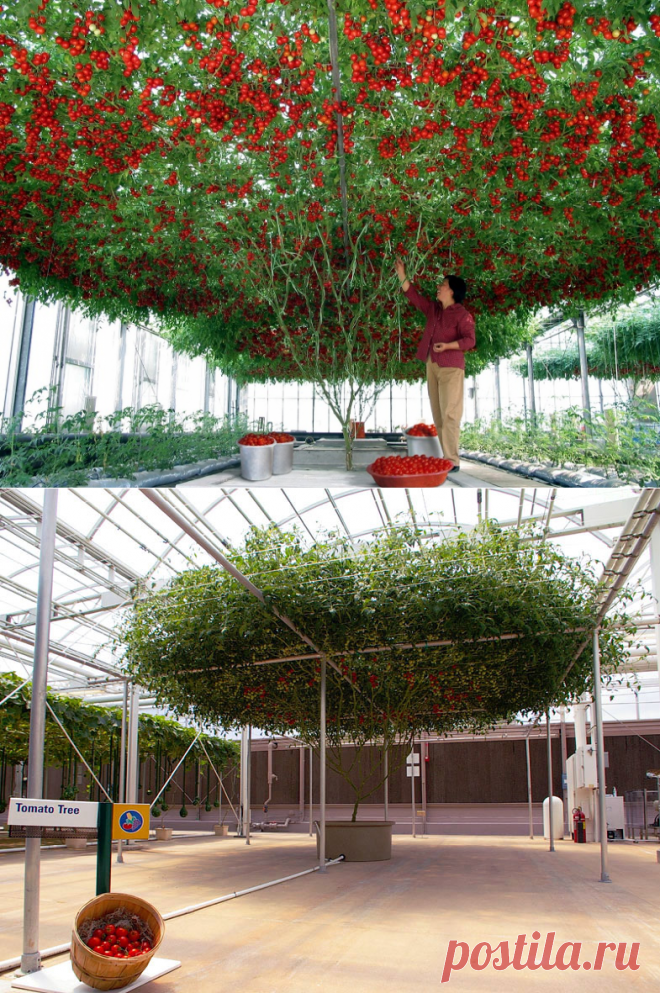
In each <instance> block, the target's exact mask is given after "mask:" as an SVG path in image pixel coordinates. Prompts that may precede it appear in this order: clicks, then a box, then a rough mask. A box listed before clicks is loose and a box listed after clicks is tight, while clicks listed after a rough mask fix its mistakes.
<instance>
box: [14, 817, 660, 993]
mask: <svg viewBox="0 0 660 993" xmlns="http://www.w3.org/2000/svg"><path fill="white" fill-rule="evenodd" d="M657 851H658V846H657V845H656V844H633V843H631V842H627V843H620V844H618V845H611V846H610V875H611V877H612V879H613V882H612V883H611V884H602V883H600V882H598V880H599V878H600V853H599V848H598V847H597V846H596V845H585V846H582V845H580V846H578V845H574V844H573V843H572V842H570V841H564V842H558V843H557V851H556V852H555V853H550V852H548V851H547V846H546V844H545V843H544V842H543V841H529V840H528V839H521V838H484V837H473V838H470V839H466V838H458V837H437V836H436V837H428V838H418V839H416V840H414V839H412V838H409V837H403V836H396V837H395V838H394V841H393V858H392V860H391V862H378V863H361V864H357V863H353V864H343V865H342V864H340V865H337V866H332V867H330V868H328V870H327V872H326V873H325V874H323V875H322V874H320V873H313V874H312V875H309V876H303V877H301V878H300V879H296V880H293V881H290V882H287V883H283V884H281V885H278V886H275V887H272V888H270V889H267V890H263V891H261V892H258V893H254V894H251V895H248V896H245V897H240V898H238V899H236V900H232V901H230V902H228V903H224V904H220V905H218V906H215V907H210V908H207V909H206V910H203V911H199V912H196V913H193V914H190V915H187V916H185V917H181V918H177V919H175V920H172V921H169V922H168V923H167V925H166V938H165V941H164V943H163V945H162V946H161V950H162V954H163V956H164V957H166V958H176V959H180V960H181V961H182V967H181V969H179V970H178V971H177V972H174V973H172V974H171V975H169V976H165V977H163V978H162V979H160V980H157V981H155V982H154V983H152V984H149V985H148V986H146V987H145V990H146V991H147V993H152V991H153V993H182V991H186V993H187V991H189V990H194V991H199V993H217V991H218V990H225V989H234V990H239V991H241V990H245V991H252V990H254V991H259V993H309V991H310V990H321V991H323V993H349V991H350V993H413V991H415V993H416V991H422V990H436V989H439V988H447V989H449V990H457V991H459V993H473V991H474V993H477V991H478V993H491V991H492V993H509V991H512V990H521V991H522V990H530V989H532V990H536V989H539V990H541V989H542V990H547V991H554V990H562V991H563V990H566V991H575V993H577V991H580V993H582V991H590V990H593V991H594V993H595V991H596V990H598V991H599V993H602V991H603V990H605V991H608V993H609V991H612V993H618V991H624V990H626V991H628V990H638V991H649V993H650V991H651V990H653V991H656V990H657V988H658V983H660V930H659V929H658V926H657V924H658V918H659V916H660V885H659V884H660V865H659V864H658V863H657V861H656V852H657ZM314 863H315V847H314V843H313V842H312V840H311V839H309V838H308V837H304V836H303V837H301V836H292V835H288V836H287V835H261V834H258V835H256V836H254V837H253V839H252V844H251V845H250V847H249V848H248V847H247V846H246V844H245V842H244V841H243V840H240V839H236V838H226V839H216V838H209V837H204V838H191V839H185V840H184V839H180V840H176V839H175V840H174V841H172V842H169V843H161V844H160V845H158V843H156V842H149V843H145V844H144V846H142V847H141V848H139V849H138V848H137V847H136V848H135V850H131V851H130V852H129V853H128V854H127V855H126V861H125V863H124V864H123V865H114V864H113V876H112V888H113V890H115V891H125V892H133V893H138V894H140V895H141V896H143V897H145V898H146V899H147V900H150V901H151V902H153V903H154V904H155V905H156V906H157V907H158V908H159V910H160V911H161V912H162V913H167V912H169V911H172V910H175V909H178V908H182V907H185V906H188V905H190V904H194V903H198V902H201V901H203V900H208V899H211V898H213V897H214V896H219V895H221V894H224V893H228V892H232V891H234V890H236V889H242V888H245V887H248V886H251V885H255V884H257V883H260V882H266V881H268V880H272V879H277V878H280V877H282V876H286V875H288V874H290V873H294V872H297V871H300V870H302V869H305V868H308V867H310V866H312V865H314ZM0 878H1V879H2V893H3V900H2V903H1V904H0V959H4V958H8V957H11V956H14V955H17V954H19V953H20V944H21V915H22V886H23V866H22V857H21V856H19V855H18V854H16V853H12V854H7V855H2V856H1V857H0ZM41 879H42V882H41V936H40V946H41V947H47V946H50V945H55V944H58V943H60V942H64V941H67V940H68V939H69V935H70V928H71V923H72V921H73V918H74V915H75V912H76V911H77V909H78V908H79V907H80V906H81V905H82V904H83V903H84V902H85V901H86V900H88V899H89V898H90V897H91V896H92V895H93V892H94V879H95V859H94V854H93V850H92V849H88V850H87V851H86V852H81V853H74V852H70V851H60V850H58V851H54V850H51V851H48V852H46V853H45V854H44V855H43V858H42V874H41ZM535 930H536V931H538V932H540V935H541V938H540V944H541V947H542V946H543V942H544V941H545V937H546V935H547V934H548V933H549V932H553V931H554V932H556V939H555V952H556V950H557V948H558V946H559V944H561V943H562V942H567V941H572V942H578V941H579V942H583V949H582V952H581V955H580V960H581V961H582V962H584V961H589V960H591V961H593V959H594V956H595V952H596V946H597V944H598V942H600V941H611V942H617V943H619V942H627V943H628V948H627V951H626V960H627V958H628V954H629V951H630V946H631V943H633V942H639V943H640V950H639V956H638V963H639V968H638V970H637V971H635V972H632V971H628V970H626V971H617V970H616V968H615V965H614V953H613V952H609V951H608V952H607V954H606V958H605V963H604V965H603V968H602V971H600V972H594V971H583V970H582V969H580V970H579V971H571V970H570V969H569V970H568V971H558V970H555V969H552V970H549V971H544V970H542V969H540V970H538V971H529V970H526V969H523V970H522V971H515V970H514V969H513V968H508V969H506V970H504V971H499V972H498V971H495V970H494V969H493V968H492V966H488V967H487V968H485V969H484V970H483V971H476V970H473V969H471V968H470V966H469V965H468V966H467V967H466V968H464V969H463V970H462V971H455V972H454V973H453V974H451V978H450V980H449V982H448V983H447V984H444V985H443V984H442V983H441V977H442V973H443V968H444V964H445V959H446V955H447V948H448V944H449V942H450V941H451V940H456V941H463V942H467V943H468V945H469V946H470V948H472V947H474V946H475V945H476V944H477V943H479V942H489V943H490V944H491V945H492V946H495V945H497V944H499V943H500V942H502V941H508V942H509V944H510V947H511V950H512V952H513V946H514V943H515V941H516V938H517V936H518V935H520V934H525V935H527V941H532V932H533V931H535ZM569 954H570V953H569ZM526 957H527V950H525V952H524V953H523V961H525V960H526ZM552 958H553V959H554V955H553V956H552ZM62 960H63V957H60V958H54V959H52V960H48V962H46V963H44V965H46V966H47V965H53V964H55V963H56V962H58V961H62ZM10 978H11V977H10V976H9V975H8V974H5V976H3V977H2V979H0V993H8V991H9V988H10Z"/></svg>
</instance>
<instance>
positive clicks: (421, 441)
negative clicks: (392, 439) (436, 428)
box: [406, 434, 442, 459]
mask: <svg viewBox="0 0 660 993" xmlns="http://www.w3.org/2000/svg"><path fill="white" fill-rule="evenodd" d="M406 442H407V445H408V455H432V456H434V457H435V458H437V459H441V458H442V448H441V447H440V440H439V439H438V438H429V437H427V436H423V437H421V438H415V436H414V435H412V436H411V435H409V434H407V435H406Z"/></svg>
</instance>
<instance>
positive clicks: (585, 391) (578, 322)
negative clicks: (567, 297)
mask: <svg viewBox="0 0 660 993" xmlns="http://www.w3.org/2000/svg"><path fill="white" fill-rule="evenodd" d="M573 323H574V325H575V329H576V331H577V342H578V354H579V356H580V382H581V384H582V409H583V411H584V417H585V420H586V421H587V424H589V423H590V421H591V402H590V400H589V365H588V363H587V346H586V343H585V339H584V325H585V320H584V311H583V310H581V311H580V313H579V314H578V317H577V318H576V319H574V321H573Z"/></svg>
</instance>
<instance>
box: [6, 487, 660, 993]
mask: <svg viewBox="0 0 660 993" xmlns="http://www.w3.org/2000/svg"><path fill="white" fill-rule="evenodd" d="M659 515H660V497H659V496H658V493H657V490H655V489H653V488H647V489H644V490H639V489H637V490H635V489H632V488H630V487H629V488H627V489H623V490H622V489H604V490H600V491H593V490H589V489H586V488H584V489H582V490H576V491H568V490H566V489H561V488H559V487H553V488H548V489H539V488H536V487H531V488H528V489H526V488H516V489H510V490H505V489H493V488H476V489H473V490H471V491H470V492H468V493H462V494H457V493H456V492H455V491H454V490H443V489H439V488H438V489H428V488H427V489H424V488H422V489H414V488H413V489H397V490H392V489H390V490H388V489H375V490H374V489H373V488H370V487H364V488H361V487H354V488H351V489H342V488H335V489H327V490H313V489H308V488H295V489H294V488H292V489H288V488H280V489H278V488H275V487H269V488H263V487H261V488H259V487H253V488H244V487H239V488H235V489H224V488H223V489H222V490H221V491H213V490H209V489H207V488H204V487H201V488H197V489H187V488H183V489H182V488H177V489H174V490H173V489H169V490H167V489H165V490H159V489H154V488H146V489H135V488H124V489H121V490H119V489H107V490H97V491H90V490H89V489H87V488H83V489H75V488H73V489H69V488H61V489H53V488H51V489H45V490H39V489H37V490H34V489H32V490H21V489H4V490H2V491H0V520H1V522H2V527H1V529H0V583H1V585H2V591H3V597H2V601H3V614H2V616H1V617H0V653H1V656H0V657H1V659H2V670H1V674H0V690H1V692H0V729H1V731H2V734H1V738H0V740H1V742H2V767H1V771H0V785H1V788H2V797H1V806H2V814H1V815H0V824H1V825H2V827H1V829H0V867H1V868H0V872H2V873H3V879H4V882H5V893H6V894H7V895H8V896H9V897H10V899H9V900H8V901H7V903H6V906H5V911H4V913H3V920H4V927H3V929H2V933H1V934H0V943H1V947H2V949H3V955H2V960H1V961H0V969H2V970H3V971H2V973H1V974H0V988H2V989H3V991H4V990H10V989H15V988H18V989H23V988H25V989H37V988H46V986H47V984H48V983H49V982H50V983H53V984H55V985H54V986H53V988H59V986H58V983H61V984H64V985H66V982H67V977H66V974H65V970H68V974H70V975H71V977H72V978H71V979H70V980H69V982H71V983H74V984H75V983H76V982H77V980H78V979H80V977H81V975H82V977H83V978H82V980H81V983H82V985H81V986H80V989H84V988H85V984H86V979H89V981H90V983H92V984H93V982H94V981H97V982H98V981H103V982H107V981H109V980H110V979H112V978H113V977H112V976H111V975H110V976H108V975H105V976H104V978H103V979H102V980H99V978H98V976H94V977H93V978H90V976H89V974H88V972H86V971H85V968H86V962H85V960H84V952H85V949H86V948H87V946H88V943H89V941H91V940H92V937H90V936H91V935H92V931H91V930H89V931H88V932H85V930H84V925H85V919H84V914H85V907H86V906H87V904H88V903H92V904H94V901H97V902H98V901H106V900H107V899H108V897H110V896H115V894H118V896H116V897H115V901H117V900H121V899H124V900H125V901H127V900H130V901H134V902H135V901H138V904H136V906H138V909H137V910H135V908H134V913H137V914H138V915H139V914H142V915H143V917H142V918H141V919H143V920H144V914H145V913H146V911H145V910H141V909H139V908H140V905H139V901H140V900H141V901H143V902H145V906H146V907H152V908H158V910H157V912H156V913H157V914H159V915H161V916H160V917H159V921H160V923H159V925H158V927H159V928H160V929H161V930H158V932H157V933H158V935H161V936H162V931H164V929H165V927H166V929H167V935H166V937H165V938H164V944H163V946H162V948H161V951H162V953H163V955H167V956H169V957H168V958H162V957H159V956H155V957H154V958H152V959H151V966H148V967H147V968H146V969H145V971H144V973H143V974H142V975H141V977H140V979H139V980H138V981H140V982H149V981H152V980H153V981H154V982H156V980H157V981H158V983H157V984H158V987H159V988H161V989H162V988H165V987H167V988H169V989H171V990H176V989H181V988H183V985H182V984H185V987H186V988H187V987H188V986H189V985H190V984H191V983H193V984H195V985H196V986H198V987H200V988H206V987H208V988H209V989H211V988H212V986H214V985H216V984H217V969H218V967H219V965H220V959H219V956H221V967H222V970H223V974H224V975H225V977H227V978H231V980H232V982H237V983H248V982H249V983H254V984H256V985H259V986H266V988H269V989H273V990H280V989H281V990H285V989H287V990H290V989H293V990H297V989H300V990H301V991H302V989H303V988H309V986H310V984H312V985H314V984H316V985H319V986H323V987H324V988H327V989H332V990H340V989H344V988H346V987H347V985H348V984H349V983H353V984H354V985H357V988H358V989H360V990H363V989H364V990H371V989H372V988H373V989H376V987H377V986H378V988H386V989H390V988H391V989H392V990H394V989H395V988H396V989H409V988H410V989H412V987H413V985H418V984H419V983H420V982H431V981H432V977H433V976H434V975H435V977H436V981H437V975H438V973H439V972H440V973H441V974H442V975H443V976H444V979H443V980H442V981H443V982H448V981H450V980H451V981H452V982H453V983H454V984H455V985H458V986H460V985H461V983H462V984H463V988H465V989H468V988H469V989H476V986H475V985H474V982H475V980H476V981H479V980H481V979H484V980H486V986H485V988H488V989H502V990H504V989H511V988H515V987H516V985H517V984H521V983H522V982H524V983H525V984H527V985H528V984H529V982H530V980H529V977H528V976H526V975H525V974H524V973H523V976H520V977H519V978H517V976H516V971H518V972H519V971H521V970H526V969H532V970H534V969H537V968H541V963H542V962H544V963H545V965H544V966H542V968H543V969H544V970H545V969H550V968H557V969H559V970H560V971H563V972H562V977H560V980H559V981H560V983H561V982H563V979H564V978H565V970H567V969H570V970H572V971H573V972H574V971H575V970H577V969H578V968H579V969H580V970H583V969H584V968H585V961H589V962H590V968H591V964H593V967H594V968H593V973H592V975H590V976H586V975H585V974H584V972H582V971H580V973H579V974H578V975H577V976H576V977H575V978H576V981H577V980H578V979H579V981H580V983H582V984H584V983H585V982H586V981H588V980H591V978H592V976H593V978H594V979H595V980H596V981H597V982H598V983H599V984H601V985H602V984H603V983H606V988H607V989H618V988H619V985H621V988H623V984H624V983H627V984H629V983H630V981H631V980H630V976H629V974H628V973H629V971H635V972H636V976H635V977H634V978H635V979H636V980H641V984H640V988H641V989H646V988H648V989H650V988H651V984H652V983H654V982H655V974H656V963H657V962H658V961H659V959H658V951H659V946H658V938H657V929H656V928H655V919H654V916H653V908H654V907H655V902H654V901H655V900H656V890H657V887H656V885H655V880H654V873H655V872H656V868H655V866H656V864H657V862H658V861H659V860H657V859H656V855H657V854H658V852H659V851H660V849H659V848H658V842H659V840H660V829H659V828H658V822H659V818H658V812H659V804H658V800H659V794H658V783H659V782H660V679H659V669H658V640H657V639H658V632H659V631H660V625H659V624H658V611H657V596H658V589H659V588H660V531H659V530H658V528H657V526H656V525H657V521H658V516H659ZM39 729H40V730H39ZM39 735H40V742H41V743H40V744H39V743H38V736H39ZM38 784H39V785H38ZM35 791H36V792H35ZM31 797H43V798H44V804H45V803H46V802H47V801H48V800H50V801H51V808H50V809H54V810H56V811H57V810H62V809H64V810H69V811H70V810H73V809H75V810H82V811H83V813H84V812H85V810H86V809H87V807H91V808H94V811H96V810H97V809H98V810H100V811H102V810H104V809H106V810H110V811H112V810H115V809H118V810H120V811H122V810H125V806H126V805H128V807H129V808H130V810H131V811H132V815H131V816H135V817H140V818H142V817H144V819H145V824H144V834H143V835H141V836H139V837H138V838H137V839H134V838H132V837H131V835H130V834H128V835H126V834H125V835H123V836H122V837H117V836H116V835H114V834H113V837H114V838H115V840H111V838H110V836H108V837H107V838H106V836H105V835H104V834H103V831H102V826H101V825H102V821H101V815H100V814H98V817H99V821H98V826H97V827H94V828H92V829H90V827H89V825H87V827H85V826H82V827H75V826H74V827H71V826H67V825H66V824H61V823H58V825H57V826H52V825H51V826H50V827H48V826H47V827H39V828H38V829H37V828H30V826H29V824H28V826H25V821H24V822H23V824H22V826H21V824H20V823H19V824H17V823H15V822H14V823H12V821H13V820H14V821H15V818H18V821H19V822H20V821H21V818H29V817H32V818H35V817H38V816H40V815H38V814H35V813H34V812H32V813H25V811H26V810H28V807H29V798H31ZM549 797H551V798H552V802H549V800H548V798H549ZM12 798H13V799H12ZM21 798H28V799H27V800H23V801H22V800H21ZM122 805H124V806H122ZM37 809H41V808H37V807H36V806H35V807H33V811H34V810H37ZM12 811H13V812H14V814H12ZM21 811H23V813H21ZM54 816H55V815H54ZM95 816H96V814H95ZM33 822H34V821H32V822H29V823H33ZM53 823H54V822H53ZM130 830H131V831H132V830H134V828H133V822H131V825H130ZM365 832H366V833H365ZM124 839H125V840H124ZM104 853H105V854H104ZM104 866H105V868H104ZM104 872H106V873H107V875H106V876H105V877H104V876H103V873H104ZM110 874H111V875H110ZM100 878H101V879H102V882H101V883H100V882H99V880H100ZM63 883H64V884H65V885H64V886H63V885H62V884H63ZM107 884H110V885H107ZM100 885H101V886H102V887H103V886H104V887H105V889H103V888H101V889H99V886H100ZM95 887H96V893H97V896H96V897H94V891H95ZM601 887H602V889H601ZM106 890H108V892H106ZM130 893H132V894H135V896H134V897H127V896H125V894H130ZM99 894H102V895H99ZM225 904H227V905H226V906H225ZM130 906H133V904H130ZM78 908H82V909H80V910H79V909H78ZM104 909H105V905H104V907H103V908H100V909H99V910H97V911H96V912H95V913H94V914H92V916H94V918H95V922H94V924H93V926H94V927H96V928H97V931H98V933H99V935H101V936H102V937H103V935H104V932H103V931H102V930H99V929H98V927H97V925H98V920H99V919H102V918H104V914H103V912H102V910H104ZM114 910H115V916H114V918H113V920H119V917H117V914H118V913H119V911H118V910H117V909H116V903H115V905H114ZM76 911H78V916H77V917H76V926H75V927H74V932H73V935H72V932H71V927H72V922H73V917H74V916H75V914H76ZM122 912H124V913H126V911H124V910H122ZM90 913H91V911H90ZM109 917H112V915H107V914H106V916H105V918H104V919H106V920H107V919H108V918H109ZM161 918H162V919H161ZM122 919H123V918H122ZM131 919H133V917H132V918H131ZM108 926H109V925H108ZM91 927H92V925H90V928H91ZM154 927H155V925H153V924H152V930H153V929H154ZM544 927H545V932H544V936H543V941H539V937H538V936H539V935H540V934H541V933H542V932H543V931H544ZM77 929H79V930H77ZM532 932H535V934H533V933H532ZM94 933H96V932H94ZM135 933H136V934H137V933H138V932H137V931H136V932H135ZM413 934H414V941H415V947H416V956H415V959H414V960H411V959H410V957H409V956H408V957H405V956H402V955H401V951H402V950H403V947H404V943H409V942H410V941H411V940H413ZM81 935H82V937H83V938H85V937H86V936H87V941H83V940H82V939H81ZM211 935H213V936H214V938H213V940H210V936H211ZM521 936H523V937H521ZM613 936H614V938H615V939H616V940H611V939H612V937H613ZM602 939H607V940H602ZM127 940H128V938H127ZM159 940H160V938H159V937H157V935H156V932H154V934H153V935H152V937H151V941H152V942H154V946H155V944H156V941H159ZM69 942H70V943H69ZM507 942H508V944H507ZM544 942H545V944H544ZM548 943H549V944H548ZM97 944H98V945H100V944H101V938H99V939H98V942H97ZM147 944H148V942H147ZM505 945H506V948H505ZM117 947H119V946H117ZM498 948H499V951H497V949H498ZM580 948H582V952H581V953H580ZM475 949H476V952H475ZM89 950H90V951H93V952H94V954H95V955H96V958H98V959H99V960H101V961H102V960H103V958H104V955H103V954H101V953H99V952H97V951H95V948H94V947H93V946H92V947H90V949H89ZM152 951H153V946H150V948H149V949H148V950H147V951H146V952H145V953H144V954H146V955H149V954H150V952H152ZM496 952H497V954H496ZM117 955H118V958H119V960H120V961H119V962H118V963H117V965H118V966H120V967H123V962H124V960H125V957H124V956H122V955H121V953H120V952H118V953H117ZM129 955H130V952H129ZM580 955H581V957H580ZM594 955H595V956H596V958H595V959H594V957H593V956H594ZM589 956H591V958H589ZM88 957H89V955H88ZM135 957H136V958H140V957H141V955H140V951H139V950H137V951H136V955H135ZM110 958H112V953H111V955H110ZM126 961H132V960H130V959H126ZM461 963H463V965H461ZM498 963H499V968H500V970H503V969H505V968H507V966H509V965H510V966H511V969H509V971H508V974H507V975H505V976H500V975H498V972H497V965H498ZM466 965H467V966H468V968H467V969H466V970H464V967H465V966H466ZM486 966H489V968H488V970H487V972H486V973H484V974H483V975H482V969H486ZM87 967H89V966H87ZM72 969H73V973H75V976H74V975H73V973H71V970H72ZM149 969H152V971H151V972H149ZM159 969H160V971H158V970H159ZM58 970H60V971H59V972H58ZM153 970H155V971H153ZM172 970H175V971H172ZM461 970H464V971H461ZM605 970H607V972H606V975H603V976H597V975H595V973H596V972H597V971H603V972H605ZM637 970H639V971H637ZM170 972H171V975H169V973H170ZM511 975H513V976H514V979H513V981H512V979H511ZM159 976H162V977H163V978H162V979H158V977H159ZM16 977H18V978H16ZM39 977H45V978H43V979H40V978H39ZM76 977H77V979H76ZM470 977H471V978H470ZM40 983H41V985H40ZM466 983H467V985H466ZM470 983H471V984H472V985H470ZM12 984H17V985H12ZM44 984H45V985H44ZM617 984H619V985H617ZM62 988H64V986H62ZM76 988H78V987H76ZM93 988H94V987H93ZM96 988H98V987H96ZM594 988H595V987H594Z"/></svg>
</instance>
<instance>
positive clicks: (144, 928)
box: [71, 893, 165, 990]
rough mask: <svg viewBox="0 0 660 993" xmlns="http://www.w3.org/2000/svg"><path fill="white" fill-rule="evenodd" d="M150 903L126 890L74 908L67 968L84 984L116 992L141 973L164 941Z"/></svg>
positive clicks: (162, 928) (161, 925) (160, 923)
mask: <svg viewBox="0 0 660 993" xmlns="http://www.w3.org/2000/svg"><path fill="white" fill-rule="evenodd" d="M164 933H165V922H164V921H163V918H162V917H161V916H160V914H159V913H158V911H157V910H156V908H155V907H153V906H152V905H151V904H150V903H147V901H146V900H143V899H142V898H141V897H137V896H131V895H129V894H128V893H102V894H101V895H100V896H97V897H94V899H93V900H90V901H89V902H88V903H86V904H85V906H84V907H82V909H81V910H79V911H78V913H77V915H76V920H75V923H74V926H73V932H72V935H71V968H72V969H73V972H74V974H75V975H76V977H77V978H78V979H79V980H80V982H82V983H85V984H86V985H87V986H91V987H92V988H93V989H97V990H119V989H122V988H123V987H124V986H128V985H129V983H132V982H134V981H135V980H136V979H137V978H138V976H141V975H142V973H143V972H144V970H145V969H146V967H147V965H148V964H149V962H150V961H151V959H152V958H153V956H154V954H155V952H156V950H157V948H158V947H159V945H160V943H161V942H162V940H163V935H164Z"/></svg>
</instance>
